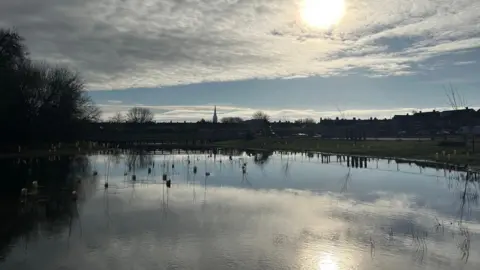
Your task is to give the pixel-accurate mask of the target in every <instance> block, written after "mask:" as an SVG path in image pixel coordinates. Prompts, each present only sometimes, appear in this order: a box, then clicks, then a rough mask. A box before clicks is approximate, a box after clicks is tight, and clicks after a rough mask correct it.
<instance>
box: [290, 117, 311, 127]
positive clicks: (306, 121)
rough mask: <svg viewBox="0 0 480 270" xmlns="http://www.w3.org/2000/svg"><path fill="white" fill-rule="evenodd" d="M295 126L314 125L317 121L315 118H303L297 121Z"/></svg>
mask: <svg viewBox="0 0 480 270" xmlns="http://www.w3.org/2000/svg"><path fill="white" fill-rule="evenodd" d="M295 124H302V125H312V124H315V120H313V118H309V117H307V118H303V119H297V120H295Z"/></svg>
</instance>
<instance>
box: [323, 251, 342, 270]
mask: <svg viewBox="0 0 480 270" xmlns="http://www.w3.org/2000/svg"><path fill="white" fill-rule="evenodd" d="M318 270H338V267H337V264H336V263H335V262H334V261H333V260H332V258H331V256H330V255H329V254H327V255H325V256H323V258H322V259H321V260H320V261H319V262H318Z"/></svg>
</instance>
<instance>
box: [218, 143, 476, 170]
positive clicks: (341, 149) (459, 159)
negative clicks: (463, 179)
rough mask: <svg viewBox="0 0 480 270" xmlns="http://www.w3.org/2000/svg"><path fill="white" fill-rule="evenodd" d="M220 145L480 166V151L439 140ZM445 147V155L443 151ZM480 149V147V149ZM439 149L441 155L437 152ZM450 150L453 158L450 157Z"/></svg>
mask: <svg viewBox="0 0 480 270" xmlns="http://www.w3.org/2000/svg"><path fill="white" fill-rule="evenodd" d="M216 145H217V146H219V147H229V148H241V149H252V150H253V149H258V150H287V151H318V152H325V153H335V154H351V155H365V156H374V157H381V158H386V157H388V158H406V159H420V160H430V161H438V162H446V163H451V164H462V165H465V164H469V165H475V166H480V154H468V153H467V152H466V149H465V148H464V147H442V146H438V141H430V140H429V141H417V140H416V141H406V140H404V141H402V140H398V141H358V142H357V143H356V144H354V143H353V141H347V140H322V139H315V138H293V139H276V138H257V139H254V140H251V141H245V140H237V141H224V142H219V143H217V144H216ZM443 151H445V156H444V155H443ZM479 152H480V149H479ZM437 153H438V159H437V155H436V154H437ZM448 154H450V159H448Z"/></svg>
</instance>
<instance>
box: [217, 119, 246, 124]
mask: <svg viewBox="0 0 480 270" xmlns="http://www.w3.org/2000/svg"><path fill="white" fill-rule="evenodd" d="M220 121H221V122H222V123H224V124H233V123H241V122H243V119H242V118H240V117H223V118H222V120H220Z"/></svg>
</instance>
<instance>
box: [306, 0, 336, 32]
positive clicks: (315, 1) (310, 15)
mask: <svg viewBox="0 0 480 270" xmlns="http://www.w3.org/2000/svg"><path fill="white" fill-rule="evenodd" d="M344 14H345V0H303V5H302V7H301V16H302V19H303V21H304V22H305V23H306V24H308V25H310V26H312V27H316V28H323V29H326V28H330V27H332V26H333V25H335V24H337V23H339V22H340V20H341V19H342V17H343V15H344Z"/></svg>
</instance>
